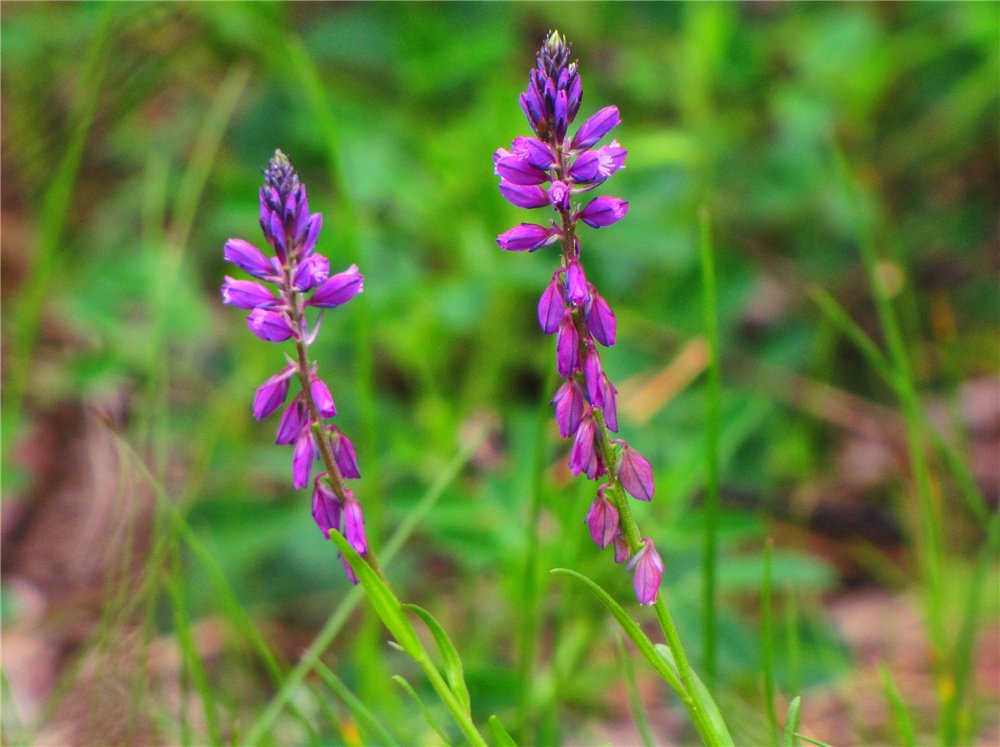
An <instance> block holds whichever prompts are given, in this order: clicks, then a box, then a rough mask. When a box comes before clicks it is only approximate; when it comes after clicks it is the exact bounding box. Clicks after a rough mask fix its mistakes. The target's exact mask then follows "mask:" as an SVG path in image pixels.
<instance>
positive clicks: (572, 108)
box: [566, 62, 583, 123]
mask: <svg viewBox="0 0 1000 747" xmlns="http://www.w3.org/2000/svg"><path fill="white" fill-rule="evenodd" d="M569 67H570V79H569V85H568V86H567V88H566V91H567V94H566V95H567V98H568V103H567V105H568V108H569V111H568V112H567V118H568V119H569V121H570V123H572V122H573V120H574V119H576V113H577V112H578V111H580V102H581V101H582V100H583V86H582V84H581V82H580V76H579V75H578V74H577V72H576V63H575V62H574V63H572V64H571V65H570V66H569Z"/></svg>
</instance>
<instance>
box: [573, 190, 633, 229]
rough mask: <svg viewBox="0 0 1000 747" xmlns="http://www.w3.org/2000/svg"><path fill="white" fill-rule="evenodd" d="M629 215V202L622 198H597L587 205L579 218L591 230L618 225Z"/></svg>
mask: <svg viewBox="0 0 1000 747" xmlns="http://www.w3.org/2000/svg"><path fill="white" fill-rule="evenodd" d="M626 213H628V202H627V201H625V200H623V199H621V198H620V197H608V196H607V195H605V196H603V197H597V198H595V199H593V200H591V201H590V202H588V203H587V206H586V207H585V208H584V209H583V210H582V211H581V212H580V214H579V216H578V217H579V218H580V220H582V221H583V222H584V223H586V224H587V225H588V226H590V227H591V228H601V227H603V226H610V225H611V224H612V223H617V222H618V221H620V220H621V219H622V218H624V217H625V214H626Z"/></svg>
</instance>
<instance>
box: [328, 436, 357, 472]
mask: <svg viewBox="0 0 1000 747" xmlns="http://www.w3.org/2000/svg"><path fill="white" fill-rule="evenodd" d="M328 430H329V431H330V434H331V437H332V441H333V459H334V461H335V462H336V463H337V469H339V470H340V474H341V475H343V476H344V477H346V478H348V479H351V480H356V479H357V478H359V477H361V471H360V470H359V469H358V456H357V454H356V453H355V451H354V444H352V443H351V439H349V438H348V437H347V436H345V435H344V434H343V433H342V432H341V431H340V429H339V428H337V427H336V426H332V425H331V426H329V428H328Z"/></svg>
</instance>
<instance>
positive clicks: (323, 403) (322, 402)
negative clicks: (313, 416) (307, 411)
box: [309, 374, 337, 418]
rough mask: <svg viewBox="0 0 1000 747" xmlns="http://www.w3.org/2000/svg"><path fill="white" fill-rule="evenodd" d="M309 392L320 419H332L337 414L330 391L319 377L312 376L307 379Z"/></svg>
mask: <svg viewBox="0 0 1000 747" xmlns="http://www.w3.org/2000/svg"><path fill="white" fill-rule="evenodd" d="M309 391H310V393H311V394H312V398H313V402H315V403H316V409H317V410H319V414H320V417H323V418H332V417H333V416H334V415H336V414H337V406H336V405H335V404H334V402H333V397H332V396H331V394H330V389H329V387H327V385H326V383H325V382H324V381H323V379H321V378H320V377H319V376H316V375H315V374H313V375H312V376H311V377H310V379H309Z"/></svg>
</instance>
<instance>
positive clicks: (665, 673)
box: [552, 568, 684, 693]
mask: <svg viewBox="0 0 1000 747" xmlns="http://www.w3.org/2000/svg"><path fill="white" fill-rule="evenodd" d="M552 573H562V574H565V575H567V576H571V577H572V578H575V579H577V580H578V581H580V582H582V583H583V584H584V585H585V586H586V587H587V588H588V589H590V591H591V592H592V593H593V594H594V596H595V597H597V599H598V600H599V601H600V602H601V604H603V605H604V606H605V607H607V608H608V611H609V612H610V613H611V614H612V615H614V617H615V619H616V620H617V621H618V624H619V625H621V626H622V630H623V631H625V635H627V636H628V637H629V638H630V639H631V640H632V643H634V644H635V647H636V648H637V649H639V652H640V653H641V654H642V655H643V656H645V657H646V661H648V662H649V663H650V664H651V665H652V666H653V669H655V670H656V671H657V672H659V673H660V675H661V676H662V677H663V679H665V680H666V681H667V682H669V683H670V686H671V687H672V688H674V690H676V691H677V692H679V693H682V692H684V685H683V684H682V683H681V678H680V675H679V674H678V673H677V667H676V666H674V664H673V659H669V660H668V659H664V658H663V657H662V656H660V655H659V654H658V653H657V651H656V647H655V646H653V642H652V641H650V640H649V638H648V637H647V636H646V634H645V633H643V632H642V628H640V627H639V624H638V623H637V622H636V621H635V620H633V619H632V618H631V617H629V614H628V613H627V612H626V611H625V610H623V609H622V607H621V605H620V604H618V602H616V601H615V600H614V599H612V598H611V595H610V594H608V592H606V591H605V590H604V589H602V588H601V587H600V586H598V585H597V584H596V583H595V582H594V581H592V580H591V579H589V578H587V577H586V576H584V575H583V574H582V573H577V572H576V571H571V570H569V569H568V568H553V569H552Z"/></svg>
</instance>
